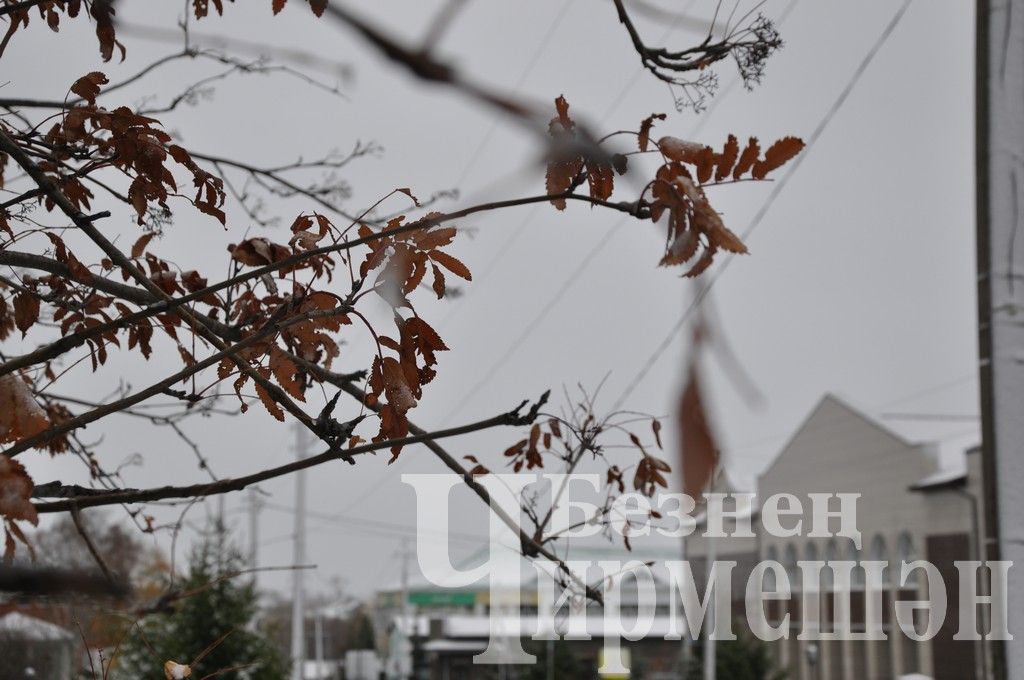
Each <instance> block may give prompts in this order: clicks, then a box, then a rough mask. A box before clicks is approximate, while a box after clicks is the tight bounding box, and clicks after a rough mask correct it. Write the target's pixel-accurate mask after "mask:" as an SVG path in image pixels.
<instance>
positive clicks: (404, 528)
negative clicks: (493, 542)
mask: <svg viewBox="0 0 1024 680" xmlns="http://www.w3.org/2000/svg"><path fill="white" fill-rule="evenodd" d="M262 507H264V508H269V509H271V510H278V511H280V512H288V513H294V512H296V508H293V507H291V506H288V505H283V504H281V503H274V502H271V501H264V502H263V504H262ZM306 515H307V516H308V517H312V518H314V519H319V520H321V522H323V523H325V524H341V525H353V526H354V527H356V528H357V529H360V530H365V531H367V532H370V533H374V534H376V533H377V532H391V533H392V534H394V535H401V536H415V535H416V534H417V531H419V529H417V528H416V527H412V526H409V525H406V524H399V523H396V522H387V521H384V520H378V519H369V518H364V517H356V516H353V515H347V514H345V513H332V514H327V513H322V512H314V511H311V510H309V511H307V512H306ZM320 526H323V524H321V525H320ZM314 528H315V527H314ZM423 531H424V533H428V534H435V535H437V536H448V537H449V538H451V539H452V540H456V541H465V542H472V543H476V544H479V543H481V542H487V540H488V538H487V537H486V536H483V535H480V534H468V533H462V532H456V531H449V532H446V531H440V530H430V529H425V530H423Z"/></svg>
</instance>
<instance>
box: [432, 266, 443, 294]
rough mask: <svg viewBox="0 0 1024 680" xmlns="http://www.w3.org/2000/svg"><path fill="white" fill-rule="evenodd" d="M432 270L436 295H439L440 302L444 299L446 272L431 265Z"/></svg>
mask: <svg viewBox="0 0 1024 680" xmlns="http://www.w3.org/2000/svg"><path fill="white" fill-rule="evenodd" d="M430 268H431V269H432V270H433V272H434V283H433V288H434V293H436V294H437V299H438V300H440V299H441V298H443V297H444V272H442V271H441V270H440V269H438V267H437V265H436V264H433V263H431V265H430Z"/></svg>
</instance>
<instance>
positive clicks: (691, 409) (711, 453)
mask: <svg viewBox="0 0 1024 680" xmlns="http://www.w3.org/2000/svg"><path fill="white" fill-rule="evenodd" d="M676 424H677V425H678V426H679V444H680V448H679V457H680V459H681V462H682V467H683V491H684V492H685V493H686V494H688V495H689V496H692V497H693V498H695V499H699V498H700V496H701V494H702V493H704V491H705V490H707V488H708V485H709V484H710V483H711V478H712V475H713V474H714V471H715V468H716V467H717V466H718V445H717V444H716V443H715V437H714V435H713V434H712V432H711V426H710V424H709V422H708V416H707V412H706V410H705V408H704V401H703V397H702V395H701V388H700V382H699V379H698V375H697V367H696V366H695V365H693V364H691V366H690V369H689V375H688V376H687V380H686V387H685V388H684V389H683V394H682V396H681V397H680V399H679V406H678V409H677V411H676Z"/></svg>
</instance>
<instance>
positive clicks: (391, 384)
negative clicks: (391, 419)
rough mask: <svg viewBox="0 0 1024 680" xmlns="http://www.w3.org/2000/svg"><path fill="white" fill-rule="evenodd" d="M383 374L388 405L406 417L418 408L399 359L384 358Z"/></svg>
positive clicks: (382, 364)
mask: <svg viewBox="0 0 1024 680" xmlns="http://www.w3.org/2000/svg"><path fill="white" fill-rule="evenodd" d="M381 373H382V377H383V380H384V395H385V396H386V397H387V400H388V404H390V405H391V407H392V408H393V409H394V410H395V412H396V413H397V414H398V415H399V416H404V415H405V414H406V413H407V412H408V411H409V409H411V408H413V407H415V406H416V398H415V397H414V396H413V393H412V389H411V388H410V386H409V383H408V382H406V375H405V371H404V370H403V369H402V365H401V364H400V363H399V362H398V360H397V359H395V358H393V357H384V360H383V361H382V362H381Z"/></svg>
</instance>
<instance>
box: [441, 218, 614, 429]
mask: <svg viewBox="0 0 1024 680" xmlns="http://www.w3.org/2000/svg"><path fill="white" fill-rule="evenodd" d="M624 221H625V218H620V219H619V220H617V221H616V222H615V224H613V225H612V226H611V227H609V228H608V231H606V232H605V234H604V236H602V237H601V240H600V241H598V242H597V244H596V245H595V246H594V247H593V248H591V249H590V252H589V253H587V254H586V256H585V257H584V258H583V259H582V260H580V263H579V265H578V266H577V267H576V269H575V270H574V271H573V273H572V274H570V275H569V278H567V279H566V280H565V281H563V282H562V285H561V286H559V287H558V290H556V291H555V293H554V295H552V296H551V297H550V298H548V301H547V303H546V304H545V305H544V307H542V308H541V310H540V311H539V312H538V313H537V314H536V315H535V316H534V317H533V319H532V320H531V321H530V322H529V323H527V324H526V325H525V326H524V327H523V330H522V332H520V333H519V335H518V336H516V338H515V339H514V340H512V342H511V343H509V345H508V347H506V348H505V351H504V352H502V354H501V355H500V356H501V358H500V359H499V360H498V361H495V362H494V363H493V364H491V367H490V368H489V369H487V372H486V373H484V374H483V376H481V377H480V379H479V380H478V381H477V382H476V384H475V385H473V387H471V388H470V389H469V390H468V391H467V392H466V393H465V394H463V395H462V399H460V400H459V402H458V403H457V404H455V407H454V408H452V410H451V411H449V412H448V415H446V416H445V417H444V419H443V420H442V421H441V425H442V426H444V425H445V424H447V423H448V422H449V421H450V420H451V419H452V417H453V416H454V415H455V414H456V413H458V412H459V411H460V410H462V407H464V406H465V405H466V404H468V403H469V401H470V400H471V399H472V398H473V397H475V396H476V394H477V392H479V391H480V389H481V388H483V386H484V385H486V384H487V383H488V382H490V380H491V378H493V377H494V375H495V373H497V372H498V371H499V370H500V369H501V367H502V366H503V365H504V363H505V362H506V361H508V360H509V359H510V358H511V357H512V356H514V355H515V354H516V352H517V351H518V350H519V348H520V347H522V346H523V345H524V344H525V343H526V340H527V338H529V337H530V336H531V335H533V332H534V331H535V330H536V329H537V327H538V326H539V325H540V324H541V323H543V321H544V319H546V318H547V316H548V314H550V313H551V311H552V310H553V309H554V308H555V307H557V306H558V303H559V302H561V301H562V298H563V297H564V296H565V294H566V293H567V292H568V291H569V289H570V288H572V285H573V284H574V283H576V281H577V280H578V279H579V278H580V276H582V275H583V272H585V271H586V270H587V267H588V266H590V263H591V262H592V261H593V260H594V258H595V257H597V256H598V254H600V252H601V251H602V250H603V249H604V247H605V245H607V244H608V242H609V241H610V240H611V239H612V236H614V235H615V233H616V232H617V231H618V228H619V227H620V226H621V225H622V223H623V222H624Z"/></svg>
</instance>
